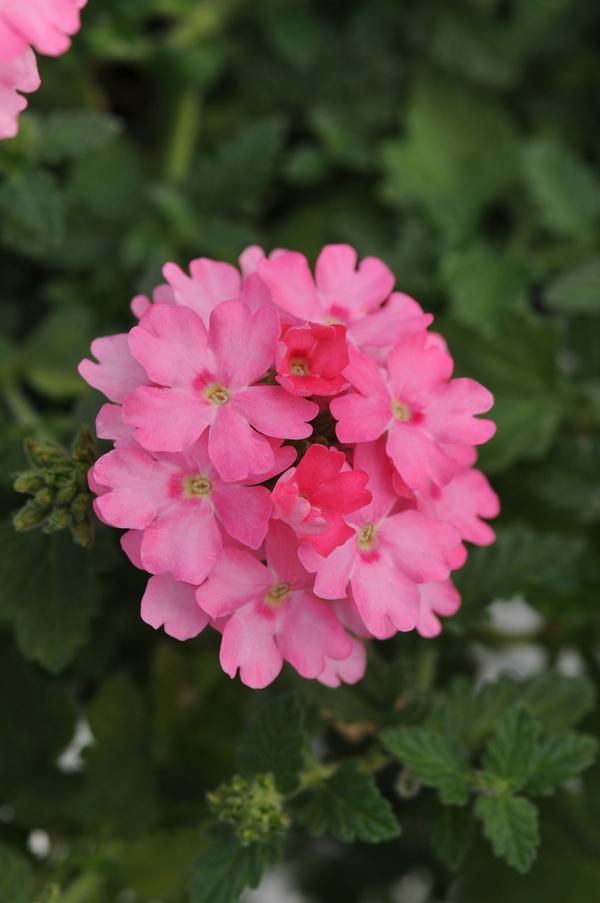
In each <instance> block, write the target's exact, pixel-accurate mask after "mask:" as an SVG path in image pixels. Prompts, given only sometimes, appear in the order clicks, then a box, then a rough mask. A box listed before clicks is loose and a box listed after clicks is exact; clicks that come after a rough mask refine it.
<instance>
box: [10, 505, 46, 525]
mask: <svg viewBox="0 0 600 903" xmlns="http://www.w3.org/2000/svg"><path fill="white" fill-rule="evenodd" d="M47 513H48V512H47V510H44V509H43V508H40V507H39V505H37V504H36V502H35V499H30V500H29V501H28V502H27V503H26V504H25V505H23V507H22V508H21V509H20V510H19V511H17V512H16V513H15V514H13V525H14V528H15V530H16V531H17V532H18V533H25V532H27V530H34V529H35V527H39V526H40V524H43V523H44V521H45V520H46V515H47Z"/></svg>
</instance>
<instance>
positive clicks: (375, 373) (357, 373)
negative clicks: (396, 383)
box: [344, 345, 390, 399]
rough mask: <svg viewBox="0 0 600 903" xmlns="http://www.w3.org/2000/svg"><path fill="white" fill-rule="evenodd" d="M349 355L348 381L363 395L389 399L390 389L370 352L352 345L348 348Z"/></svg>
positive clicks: (346, 372) (345, 374)
mask: <svg viewBox="0 0 600 903" xmlns="http://www.w3.org/2000/svg"><path fill="white" fill-rule="evenodd" d="M348 357H349V362H348V366H347V367H346V369H345V370H344V376H345V377H346V379H347V380H348V382H350V383H351V384H352V385H353V386H354V388H355V389H357V390H358V391H359V392H360V393H361V395H366V396H368V397H374V396H376V397H381V398H385V399H389V397H390V393H389V389H388V387H387V385H386V383H385V380H384V378H383V375H382V371H381V370H380V368H379V366H378V365H377V362H376V361H375V360H374V359H373V358H372V357H370V356H369V355H368V354H365V353H364V352H362V351H359V350H358V349H357V348H354V347H353V346H352V345H350V346H349V348H348Z"/></svg>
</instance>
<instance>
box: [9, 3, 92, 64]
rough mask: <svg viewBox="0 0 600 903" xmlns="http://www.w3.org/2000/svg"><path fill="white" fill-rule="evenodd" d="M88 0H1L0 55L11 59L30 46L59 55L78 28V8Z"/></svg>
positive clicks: (44, 52) (69, 42)
mask: <svg viewBox="0 0 600 903" xmlns="http://www.w3.org/2000/svg"><path fill="white" fill-rule="evenodd" d="M86 3H87V0H51V2H48V0H2V5H1V6H0V58H2V59H7V60H9V59H13V58H14V57H15V56H18V54H19V53H22V52H23V50H24V49H25V48H26V47H27V46H28V45H31V46H32V47H34V48H35V50H37V51H38V53H43V54H45V55H46V56H60V55H61V54H63V53H65V52H66V51H67V50H68V49H69V47H70V46H71V41H70V40H69V36H70V35H74V34H75V33H76V32H78V31H79V29H80V27H81V19H80V16H79V10H80V9H82V8H83V7H84V6H85V5H86Z"/></svg>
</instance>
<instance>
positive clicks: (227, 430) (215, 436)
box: [208, 403, 275, 482]
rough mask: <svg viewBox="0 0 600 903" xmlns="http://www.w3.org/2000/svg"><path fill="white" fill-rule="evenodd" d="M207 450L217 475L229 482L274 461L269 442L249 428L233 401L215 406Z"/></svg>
mask: <svg viewBox="0 0 600 903" xmlns="http://www.w3.org/2000/svg"><path fill="white" fill-rule="evenodd" d="M208 450H209V454H210V459H211V461H212V462H213V464H214V465H215V467H216V469H217V471H218V473H219V475H220V477H221V478H222V479H223V480H227V481H231V482H232V481H238V480H246V479H247V478H248V477H249V475H250V474H257V473H258V474H260V473H264V472H265V471H268V470H270V469H271V468H272V467H273V465H274V461H275V456H274V453H273V448H272V446H271V444H270V443H269V442H268V440H267V439H266V438H265V437H264V436H261V435H260V433H257V432H256V431H255V430H253V429H252V427H251V426H250V424H249V423H248V421H247V420H246V418H245V417H244V416H243V415H242V414H241V413H240V411H239V410H238V406H237V405H234V404H232V403H229V404H226V405H222V406H221V407H219V408H218V409H217V412H216V416H215V419H214V422H213V424H212V426H211V428H210V432H209V436H208Z"/></svg>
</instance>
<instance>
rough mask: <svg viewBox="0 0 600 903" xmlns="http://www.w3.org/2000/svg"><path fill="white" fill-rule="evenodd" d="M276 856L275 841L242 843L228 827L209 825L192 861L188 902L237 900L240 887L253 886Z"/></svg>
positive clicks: (201, 902)
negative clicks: (194, 859) (200, 848)
mask: <svg viewBox="0 0 600 903" xmlns="http://www.w3.org/2000/svg"><path fill="white" fill-rule="evenodd" d="M279 858H280V849H279V845H278V844H277V843H275V842H273V843H268V844H266V843H261V844H259V843H254V844H250V845H249V846H246V847H244V846H242V845H241V844H240V842H239V841H238V840H237V838H236V837H235V835H234V834H233V832H232V831H231V830H229V829H228V828H225V827H222V826H216V827H212V826H211V828H210V830H209V831H207V832H206V836H205V838H204V844H203V847H202V850H201V852H200V854H199V856H198V858H197V859H196V861H195V864H194V868H193V877H192V881H191V885H190V903H237V901H238V900H239V898H240V896H241V894H242V893H243V891H244V890H245V889H246V888H247V887H257V886H258V884H259V882H260V879H261V878H262V875H263V872H264V870H265V869H266V867H267V866H268V865H269V864H270V863H271V862H275V861H277V860H278V859H279Z"/></svg>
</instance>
